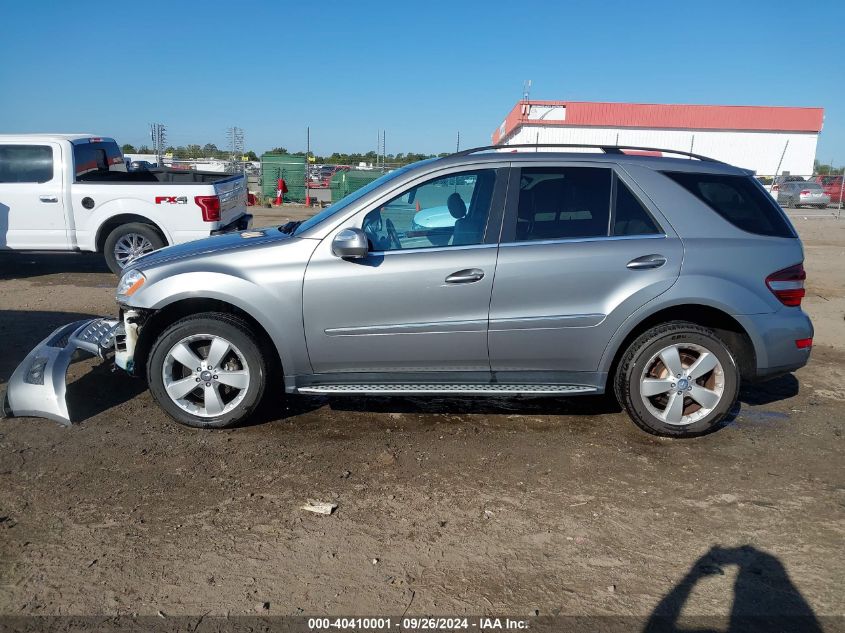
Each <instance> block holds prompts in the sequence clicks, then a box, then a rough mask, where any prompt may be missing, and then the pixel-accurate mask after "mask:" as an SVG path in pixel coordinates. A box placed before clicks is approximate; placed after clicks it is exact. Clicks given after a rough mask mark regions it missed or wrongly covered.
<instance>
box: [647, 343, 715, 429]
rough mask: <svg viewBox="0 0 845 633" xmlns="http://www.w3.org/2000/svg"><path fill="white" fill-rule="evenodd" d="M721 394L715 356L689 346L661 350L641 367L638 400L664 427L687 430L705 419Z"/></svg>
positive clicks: (701, 348) (694, 346) (709, 352)
mask: <svg viewBox="0 0 845 633" xmlns="http://www.w3.org/2000/svg"><path fill="white" fill-rule="evenodd" d="M724 392H725V371H724V369H723V368H722V364H721V363H720V362H719V359H718V358H716V355H715V354H714V353H713V352H711V351H710V350H708V349H706V348H704V347H702V346H701V345H695V344H693V343H679V344H677V345H670V346H668V347H665V348H663V349H662V350H660V351H659V352H657V353H656V354H654V355H653V356H652V357H651V358H650V359H649V361H648V362H647V363H646V365H645V369H644V370H643V374H642V376H641V377H640V397H641V398H642V401H643V404H645V406H646V408H647V409H648V410H649V411H650V412H651V413H652V415H654V416H656V417H657V418H658V419H660V420H662V421H663V422H665V423H666V424H672V425H675V426H687V425H689V424H693V423H694V422H697V421H699V420H701V419H702V418H704V417H706V416H707V415H709V414H710V413H711V412H712V411H713V409H715V408H716V406H717V405H718V404H719V402H720V401H721V400H722V396H723V394H724Z"/></svg>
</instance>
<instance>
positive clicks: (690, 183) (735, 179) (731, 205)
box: [663, 171, 795, 237]
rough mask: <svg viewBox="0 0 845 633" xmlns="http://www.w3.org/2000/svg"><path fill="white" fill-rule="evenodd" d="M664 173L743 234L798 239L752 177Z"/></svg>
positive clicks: (770, 198)
mask: <svg viewBox="0 0 845 633" xmlns="http://www.w3.org/2000/svg"><path fill="white" fill-rule="evenodd" d="M663 174H664V175H665V176H667V177H669V178H671V179H672V180H674V181H675V182H676V183H678V184H679V185H681V186H682V187H683V188H684V189H686V190H687V191H689V192H690V193H691V194H693V195H694V196H695V197H696V198H698V199H699V200H701V201H702V202H703V203H704V204H706V205H707V206H708V207H710V208H711V209H713V211H715V212H716V213H718V214H719V215H720V216H722V217H723V218H724V219H725V220H727V221H728V222H730V223H731V224H733V225H734V226H735V227H737V228H739V229H742V230H743V231H747V232H748V233H756V234H757V235H767V236H771V237H795V233H794V232H793V230H792V227H791V226H790V225H789V222H787V220H786V218H784V216H783V213H782V212H781V210H780V207H779V206H778V205H777V203H776V202H775V201H774V200H773V199H772V197H771V196H769V195H768V194H767V193H766V192H765V191H764V190H763V189H761V188H760V187H759V186H758V185H757V184H756V183H755V182H754V179H753V178H752V177H751V176H727V175H723V174H696V173H689V172H676V171H666V172H663Z"/></svg>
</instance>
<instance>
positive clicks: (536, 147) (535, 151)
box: [534, 130, 540, 154]
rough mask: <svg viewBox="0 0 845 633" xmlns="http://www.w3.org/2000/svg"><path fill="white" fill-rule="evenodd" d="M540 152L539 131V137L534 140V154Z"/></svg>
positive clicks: (538, 135)
mask: <svg viewBox="0 0 845 633" xmlns="http://www.w3.org/2000/svg"><path fill="white" fill-rule="evenodd" d="M539 151H540V130H537V136H536V137H535V138H534V153H535V154H536V153H537V152H539Z"/></svg>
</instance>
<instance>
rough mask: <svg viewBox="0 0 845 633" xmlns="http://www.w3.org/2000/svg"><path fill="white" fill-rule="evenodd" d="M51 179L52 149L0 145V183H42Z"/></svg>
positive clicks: (45, 146)
mask: <svg viewBox="0 0 845 633" xmlns="http://www.w3.org/2000/svg"><path fill="white" fill-rule="evenodd" d="M52 179H53V148H52V147H50V146H48V145H0V183H13V182H32V183H43V182H48V181H50V180H52Z"/></svg>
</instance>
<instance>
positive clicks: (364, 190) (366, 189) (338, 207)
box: [294, 158, 437, 235]
mask: <svg viewBox="0 0 845 633" xmlns="http://www.w3.org/2000/svg"><path fill="white" fill-rule="evenodd" d="M432 160H437V159H435V158H430V159H428V160H424V161H419V162H417V163H413V164H411V165H406V166H405V167H400V168H399V169H394V170H393V171H391V172H390V173H387V174H385V175H384V176H382V177H381V178H377V179H376V180H373V181H372V182H371V183H368V184H366V185H364V186H363V187H361V188H360V189H356V190H355V191H353V192H352V193H350V194H349V195H347V196H345V197H343V198H341V199H340V200H338V201H337V202H334V203H332V206H330V207H328V208H326V209H324V210H323V211H320V212H319V213H318V214H317V215H315V216H312V217H311V218H309V219H307V220H305V222H303V223H302V224H300V225H299V226H298V227H296V232H294V235H300V234H302V233H304V232H305V231H307V230H308V229H310V228H311V227H314V226H317V225H318V224H320V222H322V221H323V220H326V219H328V218H330V217H332V216H333V215H334V214H335V213H339V212H340V211H343V210H344V209H346V208H347V207H348V206H349V205H350V204H352V203H353V202H355V201H356V200H360V199H361V198H363V197H364V196H366V195H367V194H368V193H370V192H371V191H373V190H375V189H378V188H379V187H381V186H382V185H383V184H385V183H387V182H390V181H391V180H393V179H394V178H396V177H397V176H401V175H402V174H404V173H406V172H408V171H410V170H411V169H412V168H413V167H417V166H418V165H422V164H423V163H427V162H429V161H432Z"/></svg>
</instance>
